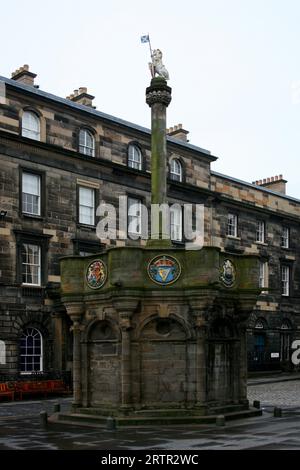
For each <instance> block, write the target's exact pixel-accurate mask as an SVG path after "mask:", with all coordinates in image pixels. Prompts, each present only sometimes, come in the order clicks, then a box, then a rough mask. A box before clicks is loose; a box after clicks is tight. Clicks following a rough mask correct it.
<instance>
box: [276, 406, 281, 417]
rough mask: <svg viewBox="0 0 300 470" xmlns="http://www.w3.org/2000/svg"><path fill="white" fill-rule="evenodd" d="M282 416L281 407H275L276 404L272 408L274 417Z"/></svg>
mask: <svg viewBox="0 0 300 470" xmlns="http://www.w3.org/2000/svg"><path fill="white" fill-rule="evenodd" d="M281 417H282V409H281V408H277V406H276V407H275V408H274V418H281Z"/></svg>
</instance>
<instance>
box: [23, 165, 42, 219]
mask: <svg viewBox="0 0 300 470" xmlns="http://www.w3.org/2000/svg"><path fill="white" fill-rule="evenodd" d="M40 187H41V178H40V176H38V175H33V174H31V173H23V175H22V211H23V212H25V213H26V214H33V215H40V199H41V198H40V192H41V189H40Z"/></svg>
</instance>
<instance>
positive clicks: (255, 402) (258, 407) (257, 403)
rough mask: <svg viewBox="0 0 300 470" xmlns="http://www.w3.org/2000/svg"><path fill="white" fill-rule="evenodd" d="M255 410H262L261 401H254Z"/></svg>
mask: <svg viewBox="0 0 300 470" xmlns="http://www.w3.org/2000/svg"><path fill="white" fill-rule="evenodd" d="M253 408H257V409H258V410H259V409H260V401H258V400H254V402H253Z"/></svg>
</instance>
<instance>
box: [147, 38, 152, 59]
mask: <svg viewBox="0 0 300 470" xmlns="http://www.w3.org/2000/svg"><path fill="white" fill-rule="evenodd" d="M148 39H149V48H150V55H151V60H152V48H151V41H150V34H149V33H148Z"/></svg>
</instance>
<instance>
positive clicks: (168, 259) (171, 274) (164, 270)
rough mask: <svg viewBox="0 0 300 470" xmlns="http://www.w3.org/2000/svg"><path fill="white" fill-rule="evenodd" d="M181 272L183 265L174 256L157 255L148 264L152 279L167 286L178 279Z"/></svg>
mask: <svg viewBox="0 0 300 470" xmlns="http://www.w3.org/2000/svg"><path fill="white" fill-rule="evenodd" d="M180 273H181V266H180V264H179V262H178V261H177V260H176V259H175V258H173V257H172V256H166V255H163V256H156V257H155V258H153V259H152V260H151V261H150V263H149V265H148V274H149V277H150V279H151V280H152V281H154V282H156V283H157V284H160V285H162V286H167V285H168V284H172V283H173V282H175V281H177V279H178V278H179V276H180Z"/></svg>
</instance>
